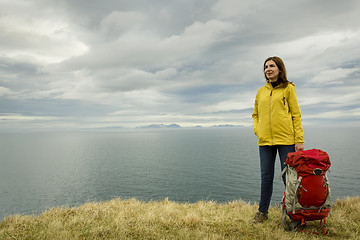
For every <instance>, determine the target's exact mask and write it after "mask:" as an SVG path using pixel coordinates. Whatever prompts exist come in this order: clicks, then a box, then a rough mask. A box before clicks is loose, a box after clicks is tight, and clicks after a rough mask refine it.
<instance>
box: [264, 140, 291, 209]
mask: <svg viewBox="0 0 360 240" xmlns="http://www.w3.org/2000/svg"><path fill="white" fill-rule="evenodd" d="M277 151H279V156H280V163H281V171H282V170H283V169H284V167H285V160H286V157H287V155H288V153H289V152H295V146H294V145H275V146H259V153H260V170H261V196H260V203H259V212H262V213H265V214H268V210H269V206H270V201H271V195H272V192H273V180H274V172H275V159H276V153H277ZM283 181H284V184H285V175H284V176H283Z"/></svg>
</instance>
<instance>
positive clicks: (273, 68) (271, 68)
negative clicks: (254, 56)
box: [264, 60, 280, 82]
mask: <svg viewBox="0 0 360 240" xmlns="http://www.w3.org/2000/svg"><path fill="white" fill-rule="evenodd" d="M264 72H265V75H266V77H267V78H268V79H269V81H270V82H276V81H277V80H278V77H279V73H280V70H279V68H278V67H277V65H276V63H275V62H274V61H273V60H269V61H267V62H266V63H265V69H264Z"/></svg>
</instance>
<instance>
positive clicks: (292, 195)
mask: <svg viewBox="0 0 360 240" xmlns="http://www.w3.org/2000/svg"><path fill="white" fill-rule="evenodd" d="M285 165H286V166H285V169H284V170H283V172H282V174H284V173H286V186H285V193H284V199H283V215H282V222H281V225H282V228H283V229H284V225H285V222H286V216H289V217H290V218H291V219H292V220H293V222H295V223H296V222H297V223H299V224H300V225H297V226H296V225H295V226H292V227H294V228H295V229H296V230H299V231H303V230H301V229H304V228H305V227H306V221H312V220H320V224H321V225H322V228H323V234H325V233H326V231H325V227H326V217H327V216H328V214H329V212H330V206H331V203H330V186H329V181H328V178H327V176H326V171H327V170H328V169H329V168H330V166H331V163H330V159H329V156H328V154H327V153H326V152H324V151H322V150H319V149H311V150H306V151H298V152H293V153H289V154H288V156H287V159H286V161H285ZM290 226H291V225H290Z"/></svg>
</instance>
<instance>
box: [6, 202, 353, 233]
mask: <svg viewBox="0 0 360 240" xmlns="http://www.w3.org/2000/svg"><path fill="white" fill-rule="evenodd" d="M256 211H257V206H256V204H250V203H246V202H243V201H233V202H229V203H224V204H220V203H216V202H212V201H200V202H197V203H177V202H173V201H169V200H168V199H165V200H163V201H150V202H142V201H138V200H135V199H129V200H121V199H114V200H111V201H108V202H101V203H86V204H84V205H81V206H79V207H75V208H52V209H50V210H48V211H46V212H44V213H42V214H40V215H36V216H19V215H14V216H10V217H7V218H5V219H4V221H3V222H1V223H0V239H318V238H319V236H317V235H314V234H310V233H299V232H288V231H285V232H283V231H282V230H281V227H280V223H281V209H280V208H277V207H274V206H272V207H271V209H270V212H269V220H268V221H267V222H266V223H264V224H258V225H253V224H250V223H249V221H250V220H251V219H252V218H253V216H254V214H255V213H256ZM331 212H332V214H331V215H330V216H329V217H328V218H327V225H328V230H329V233H328V234H327V235H325V236H321V235H320V237H322V238H326V239H360V197H351V198H350V197H349V198H345V199H341V200H337V201H336V203H334V205H333V207H332V210H331ZM307 229H308V230H310V231H317V232H320V231H321V227H320V226H319V221H313V222H309V223H308V227H307Z"/></svg>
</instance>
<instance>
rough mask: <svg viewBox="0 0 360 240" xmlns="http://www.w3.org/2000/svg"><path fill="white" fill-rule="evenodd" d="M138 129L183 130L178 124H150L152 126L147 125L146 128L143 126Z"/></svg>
mask: <svg viewBox="0 0 360 240" xmlns="http://www.w3.org/2000/svg"><path fill="white" fill-rule="evenodd" d="M137 128H181V126H180V125H178V124H175V123H173V124H169V125H165V124H150V125H146V126H141V127H137Z"/></svg>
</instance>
